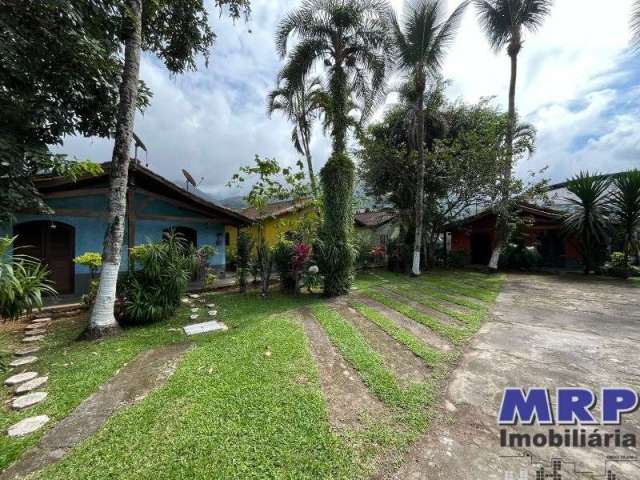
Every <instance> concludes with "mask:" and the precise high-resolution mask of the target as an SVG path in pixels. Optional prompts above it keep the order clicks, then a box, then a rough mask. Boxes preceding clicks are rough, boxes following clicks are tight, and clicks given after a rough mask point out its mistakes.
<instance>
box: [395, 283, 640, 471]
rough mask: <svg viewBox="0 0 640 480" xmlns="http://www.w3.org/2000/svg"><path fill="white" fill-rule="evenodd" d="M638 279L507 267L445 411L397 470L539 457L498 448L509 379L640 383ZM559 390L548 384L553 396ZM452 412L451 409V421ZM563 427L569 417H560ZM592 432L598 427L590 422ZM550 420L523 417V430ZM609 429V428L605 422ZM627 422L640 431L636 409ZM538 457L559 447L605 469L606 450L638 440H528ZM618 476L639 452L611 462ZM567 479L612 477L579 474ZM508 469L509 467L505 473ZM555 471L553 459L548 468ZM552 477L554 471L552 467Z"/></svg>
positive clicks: (637, 467)
mask: <svg viewBox="0 0 640 480" xmlns="http://www.w3.org/2000/svg"><path fill="white" fill-rule="evenodd" d="M639 347H640V288H637V287H632V286H631V285H629V284H625V283H620V282H614V281H606V280H602V279H590V280H586V279H584V278H580V277H577V276H576V277H573V276H571V277H569V276H566V277H556V276H529V275H510V276H509V277H508V280H507V282H506V284H505V286H504V289H503V291H502V293H501V294H500V296H499V297H498V301H497V303H496V306H495V309H494V311H493V318H492V319H491V320H490V321H489V322H488V323H486V324H485V325H484V326H483V327H482V329H481V330H480V332H479V333H478V335H477V336H476V337H475V338H474V340H473V342H472V343H471V345H470V347H469V349H468V350H467V352H466V354H465V355H464V357H463V359H462V362H461V364H460V366H459V368H458V369H457V370H456V371H455V372H454V374H453V376H452V379H451V382H450V384H449V387H448V390H447V392H446V397H447V402H446V403H445V404H446V405H447V406H448V409H447V411H443V412H441V413H442V414H441V415H440V416H439V417H440V418H439V420H437V421H436V422H435V424H434V425H433V427H432V428H431V429H430V431H429V432H428V433H427V434H426V435H425V437H423V438H422V439H421V440H420V441H419V442H418V443H417V444H416V445H415V446H414V447H413V448H412V450H411V451H410V452H409V454H408V456H407V458H406V461H405V463H404V464H403V465H402V466H401V467H400V469H399V470H398V471H397V472H396V473H395V474H394V475H392V478H394V479H402V480H409V479H428V480H438V479H446V480H492V479H495V480H503V479H505V478H514V479H519V478H525V477H520V471H521V470H522V469H526V470H527V471H528V477H526V478H529V479H535V478H536V476H535V470H536V469H535V467H531V466H529V461H528V459H526V458H509V459H508V458H503V456H505V455H521V454H524V453H526V452H525V450H519V451H516V450H511V449H507V448H500V446H499V428H498V425H497V420H496V417H497V412H498V408H499V404H500V400H501V398H502V391H503V388H504V387H508V386H514V387H521V386H522V387H534V386H537V387H546V388H549V389H551V390H552V392H553V391H554V390H555V388H557V387H563V386H580V387H590V388H593V389H596V390H597V391H599V390H600V389H601V388H602V387H605V386H628V387H631V388H634V389H636V391H638V390H640V365H639V363H640V362H639V361H640V348H639ZM554 397H555V395H553V393H552V398H554ZM452 419H455V420H454V421H452ZM560 428H561V429H562V430H564V427H560ZM585 428H587V429H588V431H589V432H590V431H591V430H592V429H591V428H589V427H585ZM547 430H548V427H547V428H544V429H541V428H539V427H520V429H519V431H521V432H527V433H528V432H531V431H534V432H535V431H541V432H543V431H544V432H546V431H547ZM607 430H608V431H612V430H613V428H607ZM622 430H623V432H625V433H634V434H635V435H636V437H637V438H638V439H639V440H640V412H638V411H636V412H635V413H633V414H631V415H628V416H626V417H625V422H624V423H623V426H622ZM528 451H529V452H531V453H532V454H533V455H535V456H537V458H539V459H543V460H550V459H551V458H553V457H556V456H557V457H561V458H562V459H564V460H566V461H570V462H577V465H578V468H580V469H582V470H589V471H593V472H594V474H597V475H603V473H604V472H603V469H604V460H605V458H606V456H607V455H625V456H635V457H637V458H638V459H640V450H638V449H622V448H620V449H589V448H585V449H581V448H573V449H551V448H531V449H528ZM609 465H611V467H612V469H613V472H614V473H617V475H618V477H617V480H637V479H640V461H635V462H624V463H610V464H609ZM572 468H573V467H572V466H571V465H567V464H565V469H564V471H563V472H562V478H563V479H565V480H566V479H587V478H588V479H591V478H606V476H597V477H596V476H593V477H592V476H584V475H582V476H580V475H576V474H573V473H572V472H571V470H572ZM508 471H512V472H514V474H513V477H509V476H505V473H506V472H508ZM547 472H549V469H547ZM554 478H555V477H554Z"/></svg>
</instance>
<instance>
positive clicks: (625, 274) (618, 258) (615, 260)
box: [603, 252, 633, 279]
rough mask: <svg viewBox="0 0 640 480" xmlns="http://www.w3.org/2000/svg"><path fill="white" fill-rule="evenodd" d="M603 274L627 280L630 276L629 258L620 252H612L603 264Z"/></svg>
mask: <svg viewBox="0 0 640 480" xmlns="http://www.w3.org/2000/svg"><path fill="white" fill-rule="evenodd" d="M603 272H604V273H605V274H606V275H611V276H612V277H617V278H625V279H626V278H629V277H630V276H631V275H632V273H633V272H632V269H631V265H630V263H629V257H627V256H626V255H625V254H624V253H622V252H613V253H612V254H611V256H610V257H609V261H608V262H607V263H606V264H605V266H604V268H603Z"/></svg>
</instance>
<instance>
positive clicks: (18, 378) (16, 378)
mask: <svg viewBox="0 0 640 480" xmlns="http://www.w3.org/2000/svg"><path fill="white" fill-rule="evenodd" d="M37 376H38V372H23V373H18V374H16V375H12V376H10V377H9V378H7V379H6V380H5V381H4V384H5V385H6V386H8V387H12V386H14V385H18V384H19V383H22V382H28V381H29V380H33V379H34V378H36V377H37Z"/></svg>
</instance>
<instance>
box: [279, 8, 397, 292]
mask: <svg viewBox="0 0 640 480" xmlns="http://www.w3.org/2000/svg"><path fill="white" fill-rule="evenodd" d="M388 14H389V5H388V3H387V2H386V1H384V0H304V1H303V3H302V5H301V6H300V7H299V8H298V9H296V10H295V11H292V12H290V13H289V14H288V15H287V16H286V17H285V18H284V19H283V20H282V21H281V22H280V25H279V27H278V31H277V33H276V48H277V50H278V52H279V54H280V56H281V57H282V58H283V59H284V58H286V63H285V65H284V67H283V68H282V76H283V77H284V78H286V79H287V80H288V81H289V82H291V85H292V86H293V87H294V88H295V87H298V86H300V85H301V84H302V83H303V82H304V80H305V78H307V77H308V76H309V74H310V73H311V72H312V71H313V69H314V68H315V66H316V65H320V66H321V67H322V68H324V69H325V71H326V74H327V88H326V89H325V90H326V95H325V96H324V101H323V102H319V103H320V104H321V105H322V108H323V113H324V117H325V118H324V122H325V126H327V128H329V129H330V131H331V137H332V140H333V154H332V155H331V157H330V158H329V161H328V162H327V164H326V166H325V167H324V168H323V169H322V171H321V174H320V177H321V183H322V191H323V196H324V200H325V209H324V213H325V216H324V223H323V227H322V230H321V231H320V237H321V238H320V240H319V241H320V242H321V243H322V244H323V246H322V247H321V249H320V250H318V254H322V253H330V254H331V255H332V257H331V258H326V259H324V267H326V268H322V269H321V270H322V272H323V273H324V275H325V282H324V284H325V290H324V293H325V295H327V296H335V295H342V294H345V293H347V292H348V291H349V288H350V286H351V281H352V275H353V262H354V255H353V248H352V245H351V242H352V240H351V229H352V224H353V211H352V208H351V202H352V197H353V188H354V181H355V176H354V165H353V162H352V161H351V159H350V158H349V157H348V156H347V155H346V152H345V151H346V146H347V130H348V129H349V127H350V126H352V125H354V119H353V117H352V116H351V115H350V114H351V113H352V111H353V110H354V106H356V105H357V106H358V110H359V111H360V120H359V121H360V122H362V121H364V120H365V119H366V118H368V116H369V115H370V114H371V113H372V112H373V110H374V107H375V106H376V105H377V104H378V102H379V100H380V99H381V97H382V94H383V93H384V86H385V78H386V75H387V73H388V65H389V55H390V52H391V48H390V46H391V45H390V42H389V35H388V22H387V18H388ZM292 37H296V38H297V40H298V41H297V43H296V44H295V46H294V47H293V48H292V49H291V50H290V51H289V50H288V46H289V42H290V39H291V38H292Z"/></svg>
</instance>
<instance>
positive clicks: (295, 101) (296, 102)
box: [267, 77, 322, 198]
mask: <svg viewBox="0 0 640 480" xmlns="http://www.w3.org/2000/svg"><path fill="white" fill-rule="evenodd" d="M321 85H322V84H321V81H320V79H319V78H317V77H314V78H312V79H310V80H307V79H305V80H304V81H303V82H302V83H301V85H300V87H299V88H295V87H293V86H292V85H291V82H289V81H288V80H287V79H282V80H281V83H280V86H279V87H278V88H276V89H275V90H273V91H272V92H271V93H270V94H269V97H268V100H267V113H268V114H269V116H271V115H272V114H273V113H274V112H276V111H280V112H282V113H283V114H284V116H285V117H286V118H287V120H289V121H290V122H291V123H293V131H292V132H291V141H292V142H293V146H294V147H295V149H296V150H297V151H298V152H299V153H300V154H301V155H304V156H305V159H306V160H307V170H308V173H309V181H310V182H311V190H312V192H313V196H314V197H316V198H317V196H318V188H317V186H316V177H315V174H314V172H313V159H312V158H311V148H310V143H311V123H312V121H313V120H315V119H316V118H317V111H318V104H317V102H316V101H314V93H316V92H317V91H318V89H319V88H321Z"/></svg>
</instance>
